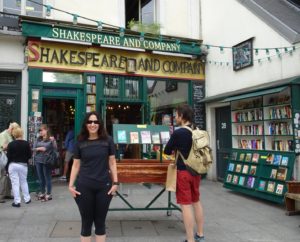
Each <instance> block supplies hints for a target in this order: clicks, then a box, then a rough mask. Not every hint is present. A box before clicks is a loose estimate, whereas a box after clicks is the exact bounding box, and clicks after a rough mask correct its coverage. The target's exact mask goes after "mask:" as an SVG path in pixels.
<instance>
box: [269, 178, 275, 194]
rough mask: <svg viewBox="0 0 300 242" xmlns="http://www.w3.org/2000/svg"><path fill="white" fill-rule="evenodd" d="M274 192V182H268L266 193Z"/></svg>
mask: <svg viewBox="0 0 300 242" xmlns="http://www.w3.org/2000/svg"><path fill="white" fill-rule="evenodd" d="M274 190H275V182H274V181H269V182H268V187H267V191H268V192H274Z"/></svg>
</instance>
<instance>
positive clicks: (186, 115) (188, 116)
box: [177, 104, 194, 123]
mask: <svg viewBox="0 0 300 242" xmlns="http://www.w3.org/2000/svg"><path fill="white" fill-rule="evenodd" d="M177 113H178V116H181V117H182V119H183V120H185V121H188V122H190V123H192V122H193V119H194V114H193V113H194V112H193V109H192V108H191V107H190V106H189V105H187V104H181V105H179V106H178V107H177Z"/></svg>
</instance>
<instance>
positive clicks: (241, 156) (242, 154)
mask: <svg viewBox="0 0 300 242" xmlns="http://www.w3.org/2000/svg"><path fill="white" fill-rule="evenodd" d="M244 158H245V153H241V154H240V158H239V160H240V161H244Z"/></svg>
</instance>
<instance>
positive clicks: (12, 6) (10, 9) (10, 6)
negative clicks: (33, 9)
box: [3, 0, 21, 14]
mask: <svg viewBox="0 0 300 242" xmlns="http://www.w3.org/2000/svg"><path fill="white" fill-rule="evenodd" d="M3 12H5V13H13V14H21V0H4V1H3Z"/></svg>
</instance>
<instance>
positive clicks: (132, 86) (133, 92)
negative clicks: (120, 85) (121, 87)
mask: <svg viewBox="0 0 300 242" xmlns="http://www.w3.org/2000/svg"><path fill="white" fill-rule="evenodd" d="M125 97H126V98H130V99H138V98H139V81H138V80H134V79H132V78H131V79H126V80H125Z"/></svg>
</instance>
